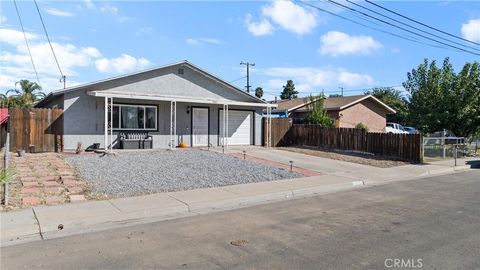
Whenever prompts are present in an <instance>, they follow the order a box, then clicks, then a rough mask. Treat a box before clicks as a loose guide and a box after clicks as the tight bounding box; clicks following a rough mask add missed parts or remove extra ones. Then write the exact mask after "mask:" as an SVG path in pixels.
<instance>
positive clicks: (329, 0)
mask: <svg viewBox="0 0 480 270" xmlns="http://www.w3.org/2000/svg"><path fill="white" fill-rule="evenodd" d="M327 1H328V2H330V3H332V4H335V5H337V6H340V7H343V8H346V9H349V10H350V11H352V12H357V13H359V14H362V15H364V16H367V17H369V18H372V19H375V20H377V21H380V22H382V23H384V24H387V25H390V26H393V27H395V28H398V29H401V30H403V31H405V32H409V33H412V34H414V35H417V36H420V37H422V38H424V39H428V40H431V41H434V42H437V43H440V44H442V45H446V46H449V47H452V48H455V49H457V50H461V51H463V52H468V53H471V54H474V55H480V53H476V52H472V51H469V50H465V49H463V48H459V47H456V46H453V45H450V44H447V43H444V42H442V41H438V40H436V39H433V38H430V37H427V36H424V35H422V34H419V33H417V32H414V31H411V30H408V29H405V28H404V27H401V26H398V25H395V24H392V23H390V22H387V21H385V20H382V19H379V18H377V17H375V16H372V15H370V14H367V13H364V12H362V11H358V10H356V9H354V8H351V7H347V6H345V5H343V4H340V3H338V2H335V1H333V0H327Z"/></svg>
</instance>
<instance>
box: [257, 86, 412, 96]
mask: <svg viewBox="0 0 480 270" xmlns="http://www.w3.org/2000/svg"><path fill="white" fill-rule="evenodd" d="M401 86H403V85H391V86H376V87H371V88H357V89H344V90H343V92H344V93H349V92H366V91H370V90H374V89H376V88H396V87H401ZM396 90H399V91H401V92H408V91H407V90H405V89H396ZM340 92H341V91H340V90H327V91H325V90H322V91H308V92H299V94H322V93H326V94H336V93H340ZM264 93H266V94H278V92H273V91H264Z"/></svg>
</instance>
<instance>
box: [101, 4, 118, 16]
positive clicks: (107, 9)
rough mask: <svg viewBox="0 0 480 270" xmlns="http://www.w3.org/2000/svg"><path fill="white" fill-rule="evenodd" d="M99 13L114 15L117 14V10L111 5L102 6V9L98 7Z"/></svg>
mask: <svg viewBox="0 0 480 270" xmlns="http://www.w3.org/2000/svg"><path fill="white" fill-rule="evenodd" d="M100 11H101V12H105V13H111V14H114V15H116V14H118V8H117V7H116V6H114V5H111V4H106V5H103V6H102V7H100Z"/></svg>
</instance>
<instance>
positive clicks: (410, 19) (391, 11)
mask: <svg viewBox="0 0 480 270" xmlns="http://www.w3.org/2000/svg"><path fill="white" fill-rule="evenodd" d="M365 2H367V3H369V4H371V5H374V6H376V7H379V8H381V9H383V10H386V11H388V12H390V13H393V14H395V15H397V16H400V17H402V18H404V19H407V20H409V21H412V22H415V23H417V24H420V25H422V26H425V27H427V28H430V29H432V30H435V31H437V32H440V33H443V34H445V35H448V36H451V37H454V38H458V39H461V40H463V41H466V42H469V43H472V44H475V45H480V43H477V42H474V41H471V40H468V39H465V38H462V37H459V36H456V35H454V34H450V33H448V32H445V31H442V30H440V29H438V28H435V27H433V26H429V25H427V24H425V23H422V22H420V21H417V20H415V19H412V18H409V17H407V16H405V15H402V14H400V13H398V12H395V11H393V10H391V9H388V8H386V7H383V6H381V5H379V4H376V3H373V2H371V1H368V0H365Z"/></svg>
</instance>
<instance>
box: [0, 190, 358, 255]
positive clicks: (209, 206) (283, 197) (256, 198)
mask: <svg viewBox="0 0 480 270" xmlns="http://www.w3.org/2000/svg"><path fill="white" fill-rule="evenodd" d="M364 186H365V183H364V182H363V181H360V182H359V181H353V182H352V181H349V182H344V183H340V184H330V185H321V186H314V187H308V188H299V189H285V190H283V191H276V192H268V193H264V194H256V195H250V196H234V197H233V198H229V199H224V200H217V201H202V202H196V203H190V204H187V203H185V208H184V209H161V208H157V209H151V210H144V211H137V212H119V213H117V214H113V215H108V218H109V220H108V221H104V220H102V218H100V217H99V216H94V215H92V216H89V217H83V218H79V219H77V220H69V221H61V220H60V221H58V223H59V224H62V225H63V226H62V227H63V228H62V229H61V230H60V229H58V227H55V228H54V227H52V226H51V224H50V226H48V227H47V226H42V225H41V224H40V231H41V236H40V235H39V234H33V235H32V234H29V235H18V236H17V237H9V239H1V240H0V247H6V246H12V245H17V244H23V243H27V242H33V241H37V240H40V239H44V240H48V239H55V238H60V237H66V236H72V235H78V234H83V233H91V232H98V231H103V230H108V229H116V228H122V227H130V226H135V225H140V224H148V223H153V222H158V221H166V220H173V219H179V218H184V217H190V216H196V215H201V214H208V213H214V212H220V211H227V210H234V209H241V208H246V207H252V206H256V205H263V204H269V203H274V202H280V201H287V200H292V199H299V198H306V197H311V196H315V195H319V194H328V193H335V192H340V191H345V190H350V189H356V188H361V187H364ZM100 202H101V201H100ZM87 203H92V202H91V201H90V202H87ZM78 204H79V205H80V204H82V203H78ZM51 207H52V206H41V207H37V209H38V208H43V209H47V208H51ZM53 207H54V206H53ZM37 212H38V211H37ZM40 215H41V213H40ZM102 217H104V216H102ZM40 223H41V222H40ZM55 224H56V223H55ZM55 226H57V225H55Z"/></svg>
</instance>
